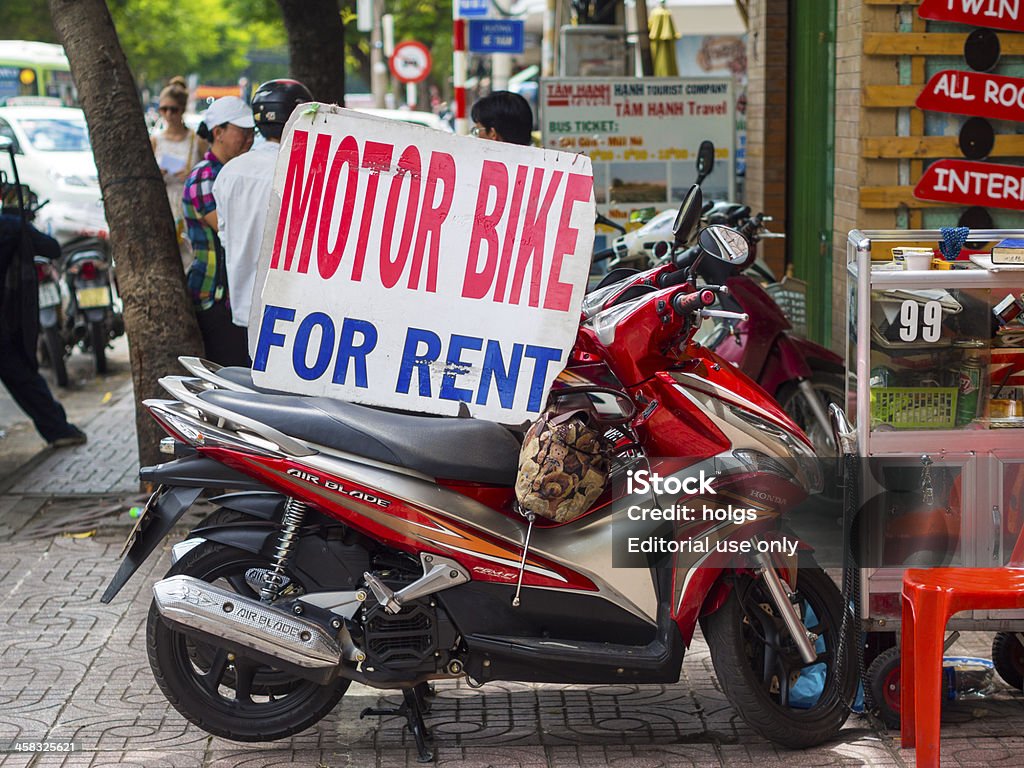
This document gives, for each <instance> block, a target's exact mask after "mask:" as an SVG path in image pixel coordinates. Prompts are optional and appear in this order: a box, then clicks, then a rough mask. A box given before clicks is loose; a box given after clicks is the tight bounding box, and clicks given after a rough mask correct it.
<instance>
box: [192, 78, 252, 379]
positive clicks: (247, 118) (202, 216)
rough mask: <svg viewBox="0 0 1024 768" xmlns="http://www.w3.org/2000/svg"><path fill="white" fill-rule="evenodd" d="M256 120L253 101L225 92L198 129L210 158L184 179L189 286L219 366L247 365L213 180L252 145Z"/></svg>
mask: <svg viewBox="0 0 1024 768" xmlns="http://www.w3.org/2000/svg"><path fill="white" fill-rule="evenodd" d="M255 125H256V123H255V121H254V120H253V118H252V110H251V109H249V105H248V104H246V103H245V102H244V101H242V99H240V98H238V97H237V96H225V97H223V98H220V99H217V100H216V101H215V102H213V104H211V105H210V107H209V109H207V110H206V113H205V114H204V115H203V122H202V123H201V124H200V125H199V130H198V131H197V133H198V134H199V136H200V138H203V139H206V140H207V141H208V142H210V150H209V151H208V152H207V153H206V157H204V158H203V160H202V161H201V162H199V163H197V164H196V166H195V167H194V168H193V169H192V173H190V174H189V177H188V179H187V180H186V181H185V191H184V193H183V196H182V209H183V212H184V215H185V226H186V227H187V229H188V238H189V240H190V241H191V243H192V252H193V254H194V255H195V261H193V262H192V266H191V267H190V268H189V272H188V287H189V291H190V292H191V294H192V301H193V303H194V304H195V308H196V319H197V320H198V321H199V330H200V331H201V332H202V334H203V344H204V345H205V347H206V357H207V359H209V360H212V361H213V362H215V363H219V364H220V365H249V353H248V350H247V345H246V337H245V329H244V328H239V327H238V326H236V325H234V324H233V323H232V322H231V306H230V303H229V295H228V278H227V271H226V268H225V263H224V249H223V247H222V245H221V241H220V238H219V237H218V235H217V232H218V229H219V228H220V227H219V224H220V222H219V221H218V218H217V203H216V200H215V198H214V195H213V182H214V180H215V179H216V178H217V175H218V174H219V173H220V170H221V168H223V167H224V164H225V163H226V162H228V161H229V160H232V159H233V158H235V157H238V156H239V155H241V154H242V153H244V152H247V151H248V149H249V147H251V146H252V140H253V133H254V128H255Z"/></svg>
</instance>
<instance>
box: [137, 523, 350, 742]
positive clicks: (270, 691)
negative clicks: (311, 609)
mask: <svg viewBox="0 0 1024 768" xmlns="http://www.w3.org/2000/svg"><path fill="white" fill-rule="evenodd" d="M267 565H268V564H267V560H266V558H264V557H261V556H259V555H254V554H252V553H249V552H243V551H241V550H238V549H234V548H232V547H227V546H224V545H221V544H216V543H213V542H209V541H208V542H205V543H203V544H200V545H199V546H197V547H196V548H195V549H193V550H191V551H189V552H188V554H186V555H185V556H184V557H183V558H182V559H181V560H179V561H178V562H177V563H176V564H175V565H174V566H172V568H171V570H170V571H169V572H168V574H167V575H168V576H171V575H174V574H186V575H188V576H193V577H195V578H199V579H202V580H203V581H207V582H210V583H216V584H217V585H218V586H224V587H226V588H230V589H234V590H235V591H237V592H239V593H240V594H244V595H247V596H249V597H253V596H254V595H255V591H254V590H253V589H252V587H251V586H249V585H248V584H247V581H246V577H245V574H246V571H248V570H250V569H252V568H265V567H267ZM289 577H292V576H291V574H289ZM295 584H296V586H297V587H298V588H299V589H302V586H301V585H300V584H298V583H297V582H295ZM146 640H147V646H148V650H149V663H150V666H151V667H152V669H153V676H154V677H155V678H156V682H157V684H158V685H159V686H160V690H162V691H163V693H164V696H166V697H167V700H168V701H169V702H170V703H171V705H172V706H173V707H174V708H175V709H176V710H178V712H179V713H181V714H182V715H183V716H184V717H185V718H186V719H188V720H190V721H191V722H193V723H195V724H196V725H198V726H199V727H200V728H202V729H203V730H205V731H206V732H207V733H212V734H213V735H214V736H221V737H223V738H226V739H233V740H235V741H274V740H276V739H283V738H285V737H287V736H291V735H293V734H295V733H298V732H300V731H304V730H305V729H306V728H309V727H310V726H312V725H314V724H315V723H317V722H318V721H320V720H321V719H322V718H323V717H324V716H325V715H327V714H328V713H329V712H330V711H331V710H332V709H334V707H335V706H337V704H338V701H339V700H340V699H341V697H342V696H343V695H344V694H345V691H347V690H348V687H349V683H350V681H349V680H346V679H340V680H337V681H335V682H333V683H331V684H329V685H318V684H317V683H314V682H312V681H309V680H302V679H299V678H296V677H294V676H292V675H289V674H287V673H285V672H283V671H281V670H275V669H272V668H270V667H268V666H265V665H262V664H260V663H259V662H256V661H252V660H249V659H246V658H245V657H244V656H242V655H241V654H239V655H237V656H232V655H229V654H228V652H227V651H226V650H225V649H223V648H216V647H214V644H212V643H205V642H197V641H195V640H194V639H193V638H191V637H189V636H188V635H186V634H184V633H182V632H179V631H177V630H175V629H172V628H171V627H169V626H168V625H167V624H166V623H164V621H163V619H162V618H161V617H160V613H159V611H157V609H156V606H155V605H153V606H152V607H151V608H150V611H149V623H148V626H147V633H146Z"/></svg>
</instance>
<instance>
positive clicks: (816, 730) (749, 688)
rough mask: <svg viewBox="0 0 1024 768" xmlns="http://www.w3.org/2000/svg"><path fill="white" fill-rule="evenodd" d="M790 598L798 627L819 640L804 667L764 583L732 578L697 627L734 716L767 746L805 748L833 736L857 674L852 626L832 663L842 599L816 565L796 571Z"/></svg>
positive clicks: (847, 710) (851, 696) (747, 577)
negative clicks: (729, 587) (721, 600)
mask: <svg viewBox="0 0 1024 768" xmlns="http://www.w3.org/2000/svg"><path fill="white" fill-rule="evenodd" d="M795 593H796V594H795V596H794V600H795V602H794V605H795V606H796V608H797V611H798V613H799V614H800V616H801V617H802V619H803V623H804V626H805V627H806V628H807V630H808V631H809V632H813V633H814V634H815V635H817V636H818V639H817V641H816V644H815V650H816V651H817V654H818V656H817V659H816V660H815V661H814V662H812V663H811V664H807V663H806V662H804V660H803V659H802V658H801V657H800V653H799V651H798V650H797V647H796V644H795V643H794V642H793V639H792V638H791V637H790V635H789V633H788V631H787V629H786V627H785V624H784V623H783V620H782V617H781V616H780V615H778V611H777V610H776V609H775V608H774V605H773V602H772V598H771V595H770V594H769V593H768V589H767V587H766V586H765V583H764V581H763V580H762V579H760V578H757V577H754V576H753V575H741V576H739V577H737V579H736V582H735V584H734V587H733V590H732V593H731V594H730V595H729V598H728V600H726V602H725V604H724V605H722V607H721V608H719V609H718V610H717V611H715V612H714V613H712V614H711V615H709V616H707V617H706V618H705V619H704V621H703V629H704V637H705V639H706V640H707V642H708V645H709V646H710V647H711V661H712V663H713V664H714V667H715V673H716V674H717V675H718V681H719V682H720V683H721V685H722V689H723V690H724V691H725V695H726V696H727V697H728V699H729V701H730V702H732V705H733V706H734V707H735V708H736V710H737V711H738V712H739V715H740V717H742V718H743V719H744V720H745V721H746V722H747V724H748V725H750V726H751V727H752V728H753V729H754V730H756V731H757V732H758V733H760V734H761V735H762V736H764V737H765V738H766V739H768V740H769V741H773V742H775V743H776V744H781V745H783V746H786V747H791V748H794V749H804V748H807V747H812V746H815V745H816V744H821V743H822V742H824V741H827V740H829V739H831V738H833V737H834V736H835V735H836V734H837V733H839V729H840V728H842V727H843V723H845V722H846V718H847V717H848V716H849V713H850V705H851V704H852V702H853V699H854V696H855V695H856V691H857V675H856V668H855V664H854V656H853V652H854V648H855V642H854V639H853V632H852V622H848V625H849V626H848V630H849V631H848V636H847V638H846V643H845V644H844V647H845V651H844V654H843V655H844V658H843V659H842V663H838V662H839V661H840V659H839V656H838V653H839V645H840V643H839V632H840V627H841V624H842V598H841V596H840V594H839V590H838V589H837V588H836V585H835V584H834V583H833V582H832V579H830V578H829V577H828V575H827V574H826V573H825V572H824V571H823V570H822V569H821V568H819V567H817V566H816V565H814V566H810V565H809V566H806V567H803V566H802V567H801V568H800V569H799V571H798V576H797V584H796V589H795ZM837 673H838V676H837Z"/></svg>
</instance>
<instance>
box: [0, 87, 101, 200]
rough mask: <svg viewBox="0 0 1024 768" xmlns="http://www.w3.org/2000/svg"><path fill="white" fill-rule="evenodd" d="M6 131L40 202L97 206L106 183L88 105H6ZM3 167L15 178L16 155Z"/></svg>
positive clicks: (0, 162)
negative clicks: (95, 152)
mask: <svg viewBox="0 0 1024 768" xmlns="http://www.w3.org/2000/svg"><path fill="white" fill-rule="evenodd" d="M0 136H4V137H6V138H8V139H10V140H11V141H13V142H14V150H15V159H16V161H17V163H18V173H19V174H20V176H21V183H22V184H28V186H29V187H31V188H32V191H33V192H35V193H36V195H37V196H38V197H39V200H40V202H42V201H44V200H49V201H50V202H51V203H54V204H62V203H67V204H69V205H75V204H84V205H85V206H96V205H97V204H98V203H99V201H100V185H99V179H98V177H97V175H96V163H95V161H94V160H93V156H92V148H91V147H90V145H89V132H88V130H87V129H86V125H85V117H84V115H83V114H82V110H80V109H74V108H72V107H30V106H15V107H0ZM0 170H2V171H4V172H5V173H6V174H7V176H8V179H9V180H10V181H12V182H13V181H14V174H13V173H12V171H11V159H10V157H9V156H8V155H7V153H6V152H4V153H2V154H0Z"/></svg>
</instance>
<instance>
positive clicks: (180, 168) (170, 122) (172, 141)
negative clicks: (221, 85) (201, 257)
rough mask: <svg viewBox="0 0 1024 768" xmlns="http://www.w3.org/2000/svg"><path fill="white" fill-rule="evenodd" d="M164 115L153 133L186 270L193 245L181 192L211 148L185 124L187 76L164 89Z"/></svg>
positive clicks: (161, 114) (157, 160)
mask: <svg viewBox="0 0 1024 768" xmlns="http://www.w3.org/2000/svg"><path fill="white" fill-rule="evenodd" d="M159 104H160V106H159V110H160V118H161V119H162V120H163V122H164V128H163V130H162V131H157V132H156V133H154V134H153V135H152V136H151V137H150V139H149V140H150V143H151V144H152V145H153V155H154V156H155V157H156V162H157V165H158V166H159V167H160V172H161V173H163V175H164V185H165V186H166V187H167V202H168V204H169V205H170V206H171V213H172V214H174V227H175V231H176V232H177V233H178V248H179V249H180V251H181V261H182V265H183V267H184V269H185V271H186V272H187V271H188V268H189V266H190V265H191V264H192V247H191V245H190V244H189V241H188V237H187V236H186V234H185V218H184V214H183V212H182V208H181V196H182V193H183V192H184V191H185V179H187V178H188V176H189V174H190V173H191V172H192V169H193V168H194V167H195V166H196V165H197V164H198V163H199V161H200V160H202V159H203V156H204V155H205V154H206V150H207V149H208V148H209V147H207V145H206V142H205V141H203V140H202V139H200V138H199V137H198V136H197V135H196V132H195V131H193V130H192V129H191V128H189V127H188V126H187V125H185V107H186V105H187V104H188V88H187V86H186V84H185V80H184V78H181V77H175V78H172V79H171V81H170V82H169V83H168V84H167V87H166V88H164V89H163V90H162V91H160V101H159Z"/></svg>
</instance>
